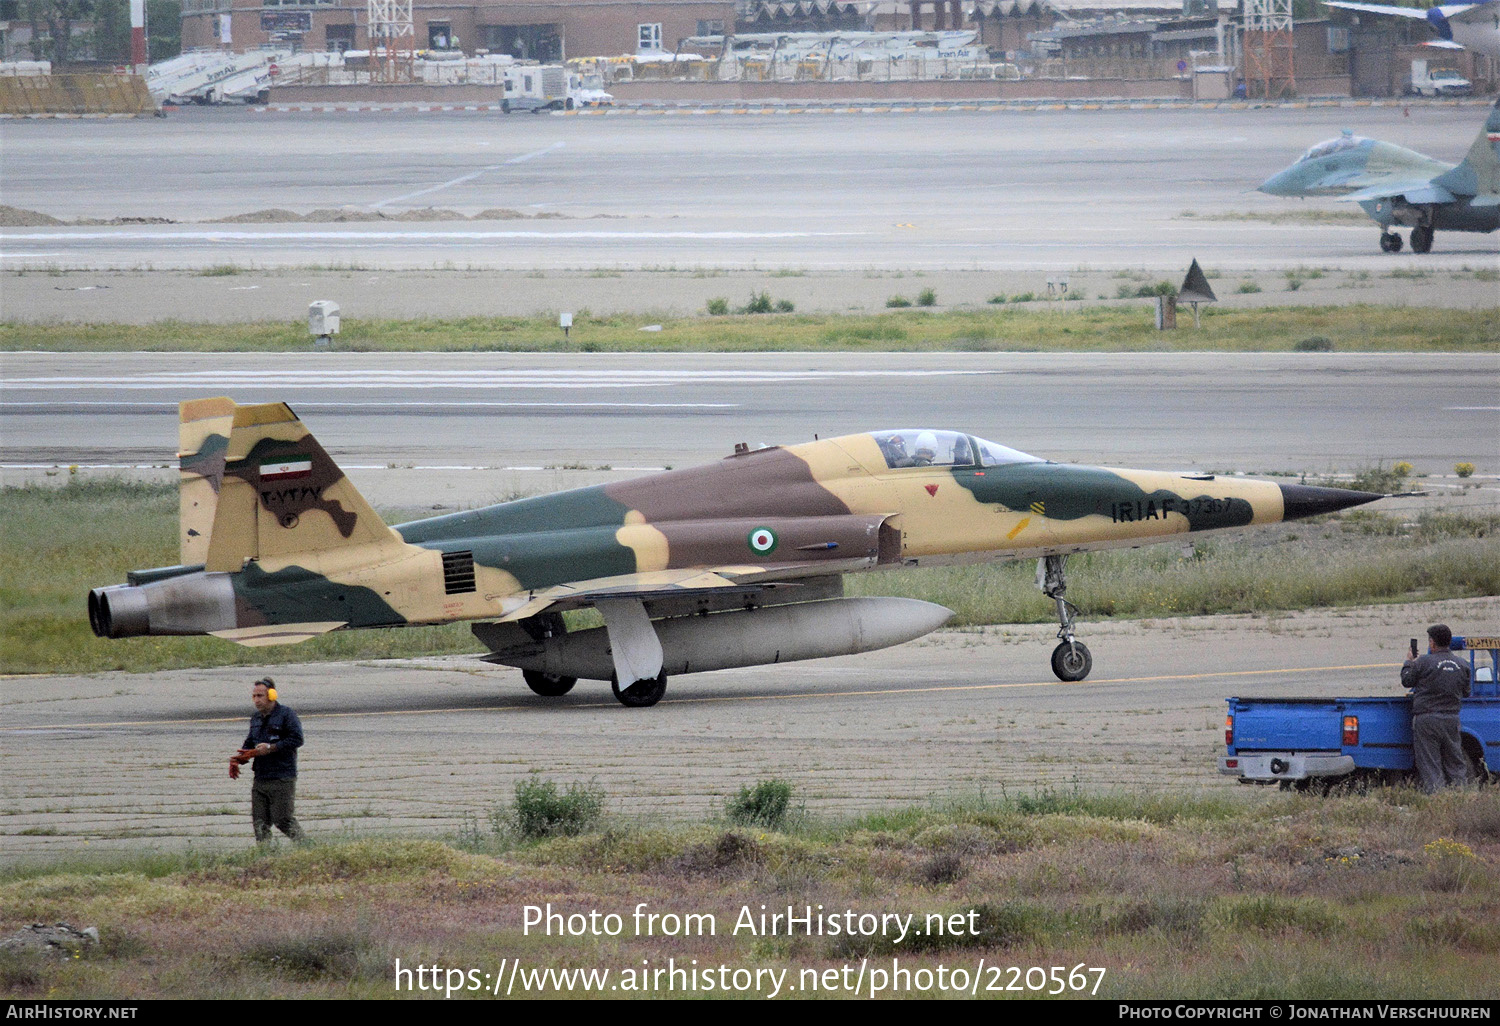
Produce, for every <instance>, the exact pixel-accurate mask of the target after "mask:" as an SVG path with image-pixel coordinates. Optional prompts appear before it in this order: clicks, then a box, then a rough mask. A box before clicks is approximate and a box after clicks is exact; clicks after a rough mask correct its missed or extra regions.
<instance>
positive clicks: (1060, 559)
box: [1036, 556, 1094, 683]
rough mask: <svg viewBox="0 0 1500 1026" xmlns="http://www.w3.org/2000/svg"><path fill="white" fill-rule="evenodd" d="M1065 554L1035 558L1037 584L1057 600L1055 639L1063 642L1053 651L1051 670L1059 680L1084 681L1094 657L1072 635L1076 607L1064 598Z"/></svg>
mask: <svg viewBox="0 0 1500 1026" xmlns="http://www.w3.org/2000/svg"><path fill="white" fill-rule="evenodd" d="M1067 561H1068V557H1067V556H1043V557H1042V558H1041V559H1039V560H1037V561H1036V586H1037V587H1038V588H1040V589H1041V591H1042V594H1043V595H1046V596H1047V597H1048V598H1049V599H1051V600H1052V601H1054V602H1056V603H1057V623H1058V627H1057V638H1058V640H1059V641H1060V642H1062V644H1060V645H1058V646H1057V647H1056V648H1055V649H1053V650H1052V672H1053V673H1055V674H1057V679H1058V680H1065V681H1068V682H1070V683H1071V682H1073V681H1079V680H1083V678H1085V677H1087V676H1088V675H1089V671H1090V670H1092V669H1093V668H1094V657H1093V656H1092V655H1090V654H1089V650H1088V647H1087V646H1086V645H1084V644H1083V643H1082V642H1081V641H1078V640H1077V639H1076V638H1075V637H1074V636H1073V616H1074V614H1075V613H1077V612H1078V607H1077V606H1075V605H1073V603H1071V602H1069V601H1068V600H1067V599H1065V598H1063V596H1064V595H1065V594H1067V591H1068V582H1067V581H1066V580H1065V579H1064V578H1063V566H1064V564H1066V563H1067Z"/></svg>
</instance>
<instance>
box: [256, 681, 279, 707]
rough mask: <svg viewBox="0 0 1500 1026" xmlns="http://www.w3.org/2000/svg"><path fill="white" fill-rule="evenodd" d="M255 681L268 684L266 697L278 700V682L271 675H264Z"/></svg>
mask: <svg viewBox="0 0 1500 1026" xmlns="http://www.w3.org/2000/svg"><path fill="white" fill-rule="evenodd" d="M255 683H257V684H264V685H265V686H266V697H267V698H269V699H270V700H271V701H273V702H274V701H276V682H275V681H274V680H272V679H271V678H270V677H262V678H261V679H260V680H258V681H256V682H255Z"/></svg>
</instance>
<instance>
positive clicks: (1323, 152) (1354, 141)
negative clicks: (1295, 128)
mask: <svg viewBox="0 0 1500 1026" xmlns="http://www.w3.org/2000/svg"><path fill="white" fill-rule="evenodd" d="M1369 141H1370V140H1369V139H1366V138H1365V137H1364V136H1362V135H1353V134H1352V133H1346V134H1344V135H1341V136H1339V137H1338V138H1337V139H1326V140H1324V141H1323V142H1320V143H1318V144H1317V145H1316V146H1313V147H1312V148H1311V149H1309V150H1308V151H1307V152H1306V153H1304V154H1302V156H1301V157H1300V158H1298V161H1297V162H1298V163H1299V164H1300V163H1301V162H1302V161H1304V160H1316V159H1317V158H1319V157H1331V156H1333V155H1334V154H1335V153H1342V152H1344V151H1345V150H1355V149H1358V148H1359V147H1361V146H1363V145H1364V144H1365V143H1367V142H1369Z"/></svg>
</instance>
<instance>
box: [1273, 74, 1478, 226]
mask: <svg viewBox="0 0 1500 1026" xmlns="http://www.w3.org/2000/svg"><path fill="white" fill-rule="evenodd" d="M1259 188H1260V191H1261V192H1264V193H1269V194H1270V195H1272V196H1323V195H1338V196H1339V197H1340V199H1341V200H1342V201H1344V202H1347V203H1358V204H1359V205H1360V207H1362V208H1363V209H1364V212H1365V213H1366V214H1369V215H1370V217H1372V218H1374V220H1375V222H1376V223H1377V224H1379V225H1380V228H1381V233H1380V248H1381V249H1382V250H1383V251H1385V252H1387V253H1397V252H1400V250H1401V236H1399V235H1397V234H1396V233H1395V232H1394V231H1392V230H1391V228H1392V226H1394V225H1407V226H1409V227H1410V228H1411V248H1412V249H1414V250H1416V251H1417V252H1418V253H1427V252H1429V251H1431V249H1432V238H1433V233H1434V232H1435V231H1437V230H1438V229H1442V230H1443V231H1452V232H1492V231H1494V230H1495V229H1496V228H1500V101H1497V102H1496V104H1495V106H1494V107H1491V108H1490V112H1489V117H1488V118H1487V119H1486V121H1485V123H1484V127H1483V128H1481V129H1480V130H1479V135H1478V136H1477V137H1476V138H1475V139H1474V144H1473V145H1472V146H1471V147H1470V148H1469V153H1468V155H1467V156H1466V157H1464V159H1463V163H1461V164H1458V165H1453V164H1447V163H1444V162H1443V161H1441V160H1433V159H1432V158H1431V157H1426V156H1423V155H1422V154H1420V153H1417V152H1415V151H1413V150H1408V149H1406V148H1404V147H1401V146H1396V145H1394V144H1393V143H1387V142H1378V141H1377V140H1374V139H1366V138H1363V137H1362V136H1357V135H1353V134H1352V133H1350V132H1348V131H1345V133H1344V134H1343V135H1342V136H1340V137H1339V138H1337V139H1329V140H1327V141H1326V142H1320V143H1318V144H1317V145H1316V146H1314V147H1312V148H1311V149H1309V150H1308V151H1307V152H1306V153H1304V154H1303V155H1302V156H1301V157H1300V158H1298V160H1297V162H1296V163H1295V164H1293V165H1292V166H1291V167H1288V168H1286V169H1285V170H1282V171H1278V172H1277V173H1276V174H1274V175H1272V176H1271V177H1270V178H1268V179H1266V180H1265V181H1264V182H1262V183H1261V185H1260V187H1259Z"/></svg>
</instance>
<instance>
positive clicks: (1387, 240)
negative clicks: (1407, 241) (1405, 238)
mask: <svg viewBox="0 0 1500 1026" xmlns="http://www.w3.org/2000/svg"><path fill="white" fill-rule="evenodd" d="M1380 252H1382V253H1399V252H1401V236H1399V235H1397V234H1396V233H1395V232H1382V233H1381V234H1380Z"/></svg>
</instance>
